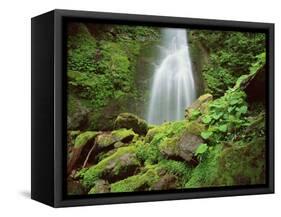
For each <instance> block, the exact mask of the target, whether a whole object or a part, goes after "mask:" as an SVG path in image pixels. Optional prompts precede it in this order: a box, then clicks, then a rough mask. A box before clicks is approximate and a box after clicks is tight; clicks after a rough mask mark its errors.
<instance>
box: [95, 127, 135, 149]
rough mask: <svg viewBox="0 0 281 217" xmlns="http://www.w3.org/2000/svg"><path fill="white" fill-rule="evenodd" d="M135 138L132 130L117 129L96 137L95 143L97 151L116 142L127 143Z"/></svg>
mask: <svg viewBox="0 0 281 217" xmlns="http://www.w3.org/2000/svg"><path fill="white" fill-rule="evenodd" d="M135 136H136V134H135V133H134V131H133V130H132V129H129V130H128V129H119V130H114V131H112V132H105V133H102V134H100V135H98V137H97V139H96V143H97V146H98V148H99V149H104V148H107V147H109V146H112V147H113V145H114V144H115V143H117V142H122V143H129V142H131V141H132V140H133V138H134V137H135Z"/></svg>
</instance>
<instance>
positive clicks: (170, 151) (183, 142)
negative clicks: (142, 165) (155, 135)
mask: <svg viewBox="0 0 281 217" xmlns="http://www.w3.org/2000/svg"><path fill="white" fill-rule="evenodd" d="M201 143H203V140H202V139H201V137H199V136H196V135H194V134H191V133H189V132H185V133H184V134H183V135H182V136H181V137H180V138H174V139H166V140H165V141H163V143H161V144H160V146H159V148H160V151H161V153H162V154H163V155H164V156H166V157H167V158H170V159H175V160H184V161H186V162H190V163H192V161H194V159H193V156H194V153H195V151H196V149H197V147H198V146H199V145H200V144H201Z"/></svg>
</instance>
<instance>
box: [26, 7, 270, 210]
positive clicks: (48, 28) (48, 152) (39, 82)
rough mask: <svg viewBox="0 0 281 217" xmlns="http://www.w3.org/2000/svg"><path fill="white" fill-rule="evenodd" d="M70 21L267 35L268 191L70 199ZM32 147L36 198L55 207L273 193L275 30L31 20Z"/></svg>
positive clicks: (167, 21) (113, 16) (71, 14)
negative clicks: (67, 186) (67, 43)
mask: <svg viewBox="0 0 281 217" xmlns="http://www.w3.org/2000/svg"><path fill="white" fill-rule="evenodd" d="M66 20H83V21H86V20H98V21H99V22H107V23H126V24H142V25H143V24H148V25H156V26H170V27H189V28H197V29H216V30H237V31H254V32H264V33H266V35H267V40H266V41H267V54H268V55H267V64H266V66H267V71H268V77H267V87H266V88H267V102H266V104H267V152H266V155H267V156H266V157H267V170H266V171H267V182H266V185H259V186H243V187H227V188H226V187H218V188H206V189H190V190H177V191H165V192H153V193H150V192H146V193H133V194H131V193H118V194H104V195H97V196H94V197H93V196H91V197H89V196H79V197H67V196H66V194H65V181H64V180H65V171H66V170H65V166H66V165H65V164H66V156H65V155H66V154H65V153H64V152H65V140H66V130H65V129H66V126H65V125H66V115H65V112H66V102H65V101H66V74H65V73H66V72H65V55H66V54H65V49H64V46H65V41H66V40H65V38H64V37H65V25H64V23H65V22H66ZM31 25H32V29H31V42H32V43H31V47H32V48H31V51H32V56H31V57H32V58H31V59H32V64H31V71H32V72H31V74H32V76H31V77H32V87H31V90H32V91H31V92H32V96H31V97H32V105H31V108H32V111H31V112H32V137H31V138H32V143H31V156H32V159H31V172H32V177H31V198H32V199H34V200H37V201H40V202H42V203H45V204H48V205H50V206H53V207H67V206H80V205H98V204H112V203H129V202H144V201H161V200H175V199H189V198H206V197H222V196H237V195H252V194H267V193H274V24H272V23H254V22H238V21H225V20H209V19H193V18H177V17H162V16H147V15H145V16H144V15H131V14H117V13H101V12H88V11H71V10H53V11H50V12H48V13H45V14H42V15H40V16H37V17H34V18H32V22H31Z"/></svg>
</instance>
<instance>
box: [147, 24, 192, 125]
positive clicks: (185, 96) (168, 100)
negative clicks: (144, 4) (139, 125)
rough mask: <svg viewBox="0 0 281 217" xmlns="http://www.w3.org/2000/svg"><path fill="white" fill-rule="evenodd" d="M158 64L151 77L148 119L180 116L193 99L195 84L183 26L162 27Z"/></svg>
mask: <svg viewBox="0 0 281 217" xmlns="http://www.w3.org/2000/svg"><path fill="white" fill-rule="evenodd" d="M162 34H163V39H162V45H161V47H160V64H159V65H158V66H157V67H156V69H155V72H154V77H153V84H152V90H151V96H150V101H149V110H148V118H147V119H148V122H149V123H151V124H161V123H163V122H164V121H172V120H180V119H183V118H184V110H185V108H186V107H187V106H188V105H191V103H192V102H193V101H194V100H195V97H196V93H195V86H194V78H193V73H192V66H191V60H190V55H189V48H188V40H187V31H186V30H185V29H175V28H165V29H163V32H162Z"/></svg>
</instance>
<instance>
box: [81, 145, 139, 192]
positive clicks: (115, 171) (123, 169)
mask: <svg viewBox="0 0 281 217" xmlns="http://www.w3.org/2000/svg"><path fill="white" fill-rule="evenodd" d="M140 165H141V164H140V162H139V160H138V159H137V157H136V154H135V147H134V146H128V147H121V148H118V149H117V150H116V152H114V153H113V154H111V155H109V156H108V157H106V158H104V159H103V160H101V161H100V162H98V163H97V164H96V165H94V166H92V167H90V168H89V169H88V170H87V171H86V172H85V174H84V177H83V184H84V185H85V186H87V187H93V185H94V182H95V181H96V180H98V179H104V180H107V181H108V182H109V183H112V182H115V181H117V180H121V179H124V178H126V177H128V176H131V175H134V174H135V172H136V171H138V168H139V167H140Z"/></svg>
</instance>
